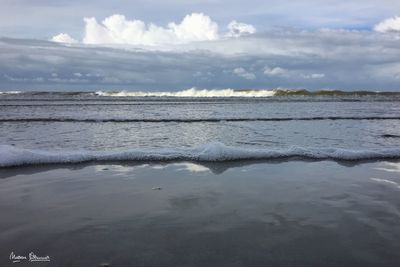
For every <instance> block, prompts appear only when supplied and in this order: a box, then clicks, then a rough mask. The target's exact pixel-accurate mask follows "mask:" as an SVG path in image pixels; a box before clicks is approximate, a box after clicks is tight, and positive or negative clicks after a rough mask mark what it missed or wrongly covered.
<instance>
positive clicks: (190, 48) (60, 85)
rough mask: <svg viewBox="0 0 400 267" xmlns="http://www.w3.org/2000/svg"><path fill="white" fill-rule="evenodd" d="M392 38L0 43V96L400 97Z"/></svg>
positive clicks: (336, 35)
mask: <svg viewBox="0 0 400 267" xmlns="http://www.w3.org/2000/svg"><path fill="white" fill-rule="evenodd" d="M399 42H400V40H399V36H398V34H395V33H387V34H380V33H373V32H351V31H333V30H326V31H317V32H300V31H271V32H267V33H262V34H255V35H251V36H245V37H241V38H222V39H219V40H216V41H208V42H195V43H190V44H186V45H175V46H163V47H142V48H134V47H131V46H129V47H100V46H88V45H82V44H75V45H63V44H57V43H52V42H46V41H34V40H23V39H7V38H3V39H0V62H1V64H0V87H1V90H10V89H13V90H14V89H19V90H30V89H35V90H57V89H69V90H101V89H106V90H120V89H127V90H129V89H132V90H137V89H141V90H163V91H164V90H181V89H186V88H190V87H198V88H276V87H285V88H308V89H322V88H331V89H342V90H356V89H357V90H359V89H368V90H400V86H399V84H400V83H399V81H400V46H399Z"/></svg>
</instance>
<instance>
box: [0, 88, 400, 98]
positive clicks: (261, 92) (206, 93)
mask: <svg viewBox="0 0 400 267" xmlns="http://www.w3.org/2000/svg"><path fill="white" fill-rule="evenodd" d="M0 95H1V96H3V97H5V98H10V97H18V98H19V97H22V98H24V97H28V99H29V100H34V99H46V98H50V99H65V98H68V99H75V100H76V99H79V100H82V98H83V99H85V98H89V99H91V98H93V97H94V98H101V99H104V100H107V99H108V98H116V97H118V98H123V97H127V98H151V99H154V98H155V99H156V98H199V99H200V98H283V99H291V100H299V99H300V100H301V99H303V98H304V99H308V98H311V99H315V98H317V99H318V98H321V99H325V100H326V99H328V100H329V99H330V98H332V99H335V100H338V99H339V100H340V99H350V100H351V99H359V98H361V99H367V100H373V99H375V98H377V99H378V100H379V99H382V100H385V101H388V100H392V101H396V100H398V99H399V98H400V92H379V91H341V90H318V91H309V90H306V89H280V88H277V89H230V88H227V89H197V88H190V89H187V90H182V91H159V92H151V91H96V92H89V91H27V92H21V91H4V92H0ZM14 95H16V96H14Z"/></svg>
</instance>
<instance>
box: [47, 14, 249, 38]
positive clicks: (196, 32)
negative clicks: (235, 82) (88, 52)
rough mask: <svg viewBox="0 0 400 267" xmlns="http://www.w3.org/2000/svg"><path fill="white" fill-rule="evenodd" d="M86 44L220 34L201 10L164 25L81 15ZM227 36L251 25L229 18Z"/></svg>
mask: <svg viewBox="0 0 400 267" xmlns="http://www.w3.org/2000/svg"><path fill="white" fill-rule="evenodd" d="M84 21H85V33H84V38H83V40H82V42H83V43H85V44H129V45H150V46H151V45H165V44H183V43H191V42H196V41H211V40H217V39H219V37H220V34H219V32H218V24H217V23H216V22H214V21H213V20H212V19H211V18H210V17H209V16H207V15H205V14H203V13H192V14H190V15H186V16H185V17H184V18H183V20H182V21H181V22H180V23H175V22H170V23H168V25H167V26H166V27H161V26H157V25H155V24H152V23H149V24H146V23H145V22H144V21H141V20H129V19H127V18H126V17H125V16H124V15H119V14H115V15H112V16H109V17H107V18H105V19H104V20H103V21H101V22H98V21H97V19H96V18H94V17H90V18H84ZM228 30H229V32H228V33H227V34H226V36H229V37H239V36H241V35H244V34H252V33H255V32H256V29H255V28H254V26H252V25H250V24H245V23H240V22H237V21H235V20H234V21H232V22H231V23H230V24H229V25H228ZM51 40H52V41H55V42H66V43H72V42H76V41H75V40H74V39H72V38H71V37H70V36H69V35H68V34H65V33H61V34H59V35H56V36H54V37H53V38H52V39H51Z"/></svg>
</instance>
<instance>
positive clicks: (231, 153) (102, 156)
mask: <svg viewBox="0 0 400 267" xmlns="http://www.w3.org/2000/svg"><path fill="white" fill-rule="evenodd" d="M291 158H295V159H316V160H323V159H331V160H347V161H361V160H380V159H400V148H392V149H374V150H351V149H342V148H304V147H297V146H293V147H291V148H287V149H267V148H260V149H254V148H240V147H232V146H226V145H224V144H221V143H210V144H206V145H202V146H198V147H194V148H154V149H147V148H137V149H130V150H126V151H114V152H113V151H104V152H100V151H78V152H76V151H74V152H72V151H43V150H33V149H23V148H17V147H14V146H9V145H1V146H0V167H11V166H23V165H38V164H57V163H58V164H60V163H69V164H71V163H83V162H111V161H130V162H146V161H147V162H149V161H198V162H226V161H239V160H272V159H291Z"/></svg>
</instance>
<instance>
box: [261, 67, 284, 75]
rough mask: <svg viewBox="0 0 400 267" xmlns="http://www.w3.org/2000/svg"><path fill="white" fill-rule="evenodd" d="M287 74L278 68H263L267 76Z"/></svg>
mask: <svg viewBox="0 0 400 267" xmlns="http://www.w3.org/2000/svg"><path fill="white" fill-rule="evenodd" d="M287 72H288V71H287V70H286V69H282V68H280V67H275V68H270V67H268V66H266V67H265V68H264V74H265V75H267V76H283V75H286V74H287Z"/></svg>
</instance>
